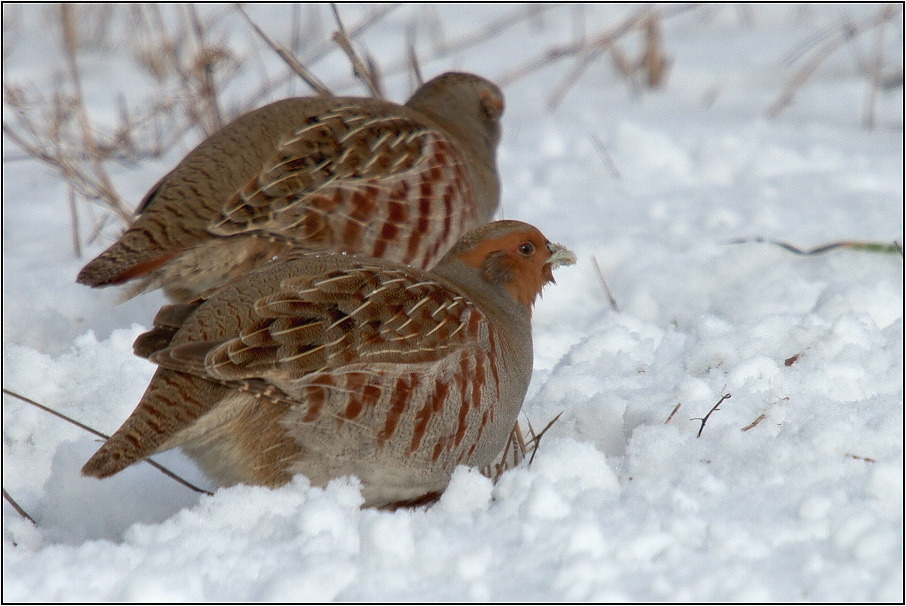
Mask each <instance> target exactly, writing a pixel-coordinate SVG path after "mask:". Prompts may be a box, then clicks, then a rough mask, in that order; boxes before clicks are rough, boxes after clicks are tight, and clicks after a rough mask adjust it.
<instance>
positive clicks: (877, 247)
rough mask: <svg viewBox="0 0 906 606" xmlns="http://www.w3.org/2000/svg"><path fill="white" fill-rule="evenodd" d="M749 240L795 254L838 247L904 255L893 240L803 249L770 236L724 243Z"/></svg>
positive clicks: (834, 244) (900, 247)
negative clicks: (772, 245)
mask: <svg viewBox="0 0 906 606" xmlns="http://www.w3.org/2000/svg"><path fill="white" fill-rule="evenodd" d="M748 242H761V243H766V244H774V245H776V246H779V247H780V248H782V249H784V250H788V251H789V252H791V253H793V254H795V255H820V254H823V253H826V252H830V251H832V250H835V249H837V248H849V249H852V250H863V251H865V252H872V253H881V254H887V255H896V254H898V255H900V257H902V256H903V247H902V245H901V244H900V243H899V242H891V243H890V244H884V243H881V242H859V241H856V240H841V241H839V242H831V243H829V244H822V245H821V246H816V247H815V248H811V249H802V248H799V247H798V246H793V245H792V244H789V243H787V242H783V241H781V240H771V239H770V238H762V237H760V236H756V237H754V238H734V239H732V240H727V241H726V242H724V244H746V243H748Z"/></svg>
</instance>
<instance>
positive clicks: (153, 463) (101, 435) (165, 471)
mask: <svg viewBox="0 0 906 606" xmlns="http://www.w3.org/2000/svg"><path fill="white" fill-rule="evenodd" d="M3 393H5V394H6V395H8V396H12V397H14V398H17V399H19V400H21V401H23V402H25V403H26V404H31V405H32V406H34V407H35V408H38V409H39V410H43V411H44V412H46V413H49V414H52V415H53V416H55V417H59V418H60V419H63V420H64V421H66V422H67V423H71V424H73V425H75V426H76V427H79V428H80V429H84V430H85V431H87V432H88V433H91V434H94V435H96V436H98V437H99V438H103V439H105V440H109V439H110V436H108V435H107V434H104V433H101V432H100V431H98V430H96V429H94V428H93V427H89V426H88V425H85V424H84V423H79V422H78V421H76V420H75V419H73V418H72V417H68V416H66V415H64V414H63V413H61V412H57V411H56V410H54V409H52V408H48V407H47V406H44V405H43V404H39V403H37V402H35V401H34V400H32V399H31V398H26V397H25V396H22V395H19V394H17V393H16V392H14V391H10V390H9V389H6V388H5V387H4V388H3ZM145 462H146V463H148V464H149V465H151V466H152V467H154V468H155V469H157V470H158V471H160V472H161V473H163V474H164V475H166V476H169V477H171V478H173V479H174V480H176V481H177V482H179V483H180V484H182V485H183V486H185V487H187V488H191V489H192V490H194V491H195V492H200V493H202V494H207V495H210V494H213V493H211V492H208V491H207V490H205V489H204V488H199V487H198V486H195V485H194V484H192V483H191V482H189V481H187V480H184V479H183V478H181V477H179V476H178V475H176V474H175V473H173V472H172V471H170V470H169V469H167V468H166V467H164V466H163V465H161V464H159V463H157V462H156V461H153V460H151V459H145Z"/></svg>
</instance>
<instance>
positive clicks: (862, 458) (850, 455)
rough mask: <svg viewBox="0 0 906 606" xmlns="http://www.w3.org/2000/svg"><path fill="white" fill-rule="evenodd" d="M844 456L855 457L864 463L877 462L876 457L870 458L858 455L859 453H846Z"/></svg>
mask: <svg viewBox="0 0 906 606" xmlns="http://www.w3.org/2000/svg"><path fill="white" fill-rule="evenodd" d="M843 456H844V457H849V458H850V459H856V460H857V461H865V462H866V463H877V462H878V461H877V460H876V459H871V458H869V457H860V456H859V455H854V454H849V453H846V454H845V455H843Z"/></svg>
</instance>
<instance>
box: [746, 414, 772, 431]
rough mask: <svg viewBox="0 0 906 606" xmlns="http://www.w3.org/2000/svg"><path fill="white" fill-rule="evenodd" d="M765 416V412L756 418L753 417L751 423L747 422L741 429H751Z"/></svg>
mask: <svg viewBox="0 0 906 606" xmlns="http://www.w3.org/2000/svg"><path fill="white" fill-rule="evenodd" d="M767 417H768V416H767V415H765V414H760V415H758V418H757V419H755V420H754V421H752V422H751V423H749V424H748V425H746V426H745V427H743V428H742V431H749V430H750V429H752V428H753V427H755V426H756V425H758V424H759V423H761V422H762V421H764V420H765V419H766V418H767Z"/></svg>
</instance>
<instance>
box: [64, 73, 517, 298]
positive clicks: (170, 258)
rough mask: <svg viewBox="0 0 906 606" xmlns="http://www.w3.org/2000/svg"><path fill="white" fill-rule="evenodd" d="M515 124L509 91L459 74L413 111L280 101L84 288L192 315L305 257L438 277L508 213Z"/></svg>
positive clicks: (251, 120)
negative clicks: (237, 281)
mask: <svg viewBox="0 0 906 606" xmlns="http://www.w3.org/2000/svg"><path fill="white" fill-rule="evenodd" d="M502 112H503V95H502V93H501V91H500V89H499V88H498V87H497V86H495V85H494V84H493V83H491V82H489V81H487V80H485V79H484V78H481V77H479V76H476V75H473V74H466V73H454V72H450V73H446V74H443V75H441V76H438V77H436V78H434V79H433V80H430V81H429V82H426V83H425V84H424V85H423V86H422V87H420V88H419V89H418V90H417V91H416V92H415V93H414V94H413V95H412V98H410V99H409V101H408V102H407V103H406V104H405V105H397V104H395V103H391V102H388V101H383V100H379V99H362V98H353V97H345V98H343V97H334V98H329V97H308V98H296V99H285V100H283V101H277V102H276V103H272V104H270V105H267V106H265V107H262V108H260V109H257V110H255V111H252V112H250V113H248V114H245V115H244V116H242V117H240V118H238V119H237V120H235V121H234V122H232V123H230V124H229V125H227V126H226V127H224V128H223V129H222V130H221V131H219V132H218V133H216V134H215V135H213V136H211V137H210V138H209V139H207V140H206V141H204V142H202V143H201V144H200V145H198V147H196V148H195V149H194V150H193V151H192V152H190V153H189V155H188V156H186V157H185V159H183V161H182V162H180V164H179V165H178V166H177V167H176V168H174V169H173V170H172V171H171V172H170V173H169V174H168V175H166V176H165V177H164V178H163V179H161V180H160V182H158V183H157V185H155V186H154V187H153V188H152V189H151V191H150V192H149V193H148V194H147V195H146V196H145V199H144V200H143V201H142V203H141V204H140V205H139V207H138V210H137V211H136V218H135V221H134V223H133V224H132V226H131V227H130V228H129V229H128V230H127V231H126V232H125V233H124V234H123V235H122V237H120V239H119V240H118V241H117V242H115V243H114V244H113V245H112V246H111V247H110V248H108V249H107V250H106V251H104V252H103V253H101V254H100V255H99V256H98V257H97V258H95V259H94V260H92V261H91V262H90V263H88V264H87V265H86V266H85V267H84V268H82V270H81V271H80V272H79V275H78V278H77V281H78V282H80V283H82V284H87V285H89V286H108V285H112V284H122V283H124V282H127V281H130V280H135V281H136V284H135V285H134V286H133V287H132V289H131V290H130V291H129V296H134V295H135V294H138V293H140V292H143V291H146V290H153V289H155V288H159V287H163V289H164V292H165V293H166V294H167V295H168V296H169V297H170V299H171V300H174V301H178V302H186V301H190V300H192V299H194V298H195V297H198V296H200V295H203V294H205V293H207V292H209V291H210V290H212V289H214V288H217V287H219V286H220V285H221V284H223V283H225V282H226V281H228V280H230V279H231V278H234V277H236V276H239V275H242V274H244V273H247V272H249V271H251V270H252V269H254V268H255V267H258V266H260V265H262V264H264V263H266V262H268V261H269V260H271V259H272V258H273V257H275V256H277V255H280V254H283V253H286V252H287V251H290V250H294V249H300V250H306V251H332V252H349V253H365V254H368V255H371V256H374V257H379V258H385V259H390V260H393V261H400V262H403V263H407V264H411V265H415V266H417V267H421V268H427V267H430V266H431V265H433V264H434V262H435V261H437V259H439V258H440V257H441V256H442V255H443V253H444V252H446V250H447V249H449V247H450V246H452V245H453V243H454V242H456V241H457V240H458V239H459V238H460V236H462V235H463V234H464V233H465V232H467V231H468V230H470V229H472V228H473V227H476V226H478V225H481V224H483V223H486V222H487V221H489V220H490V219H491V218H492V216H493V215H494V212H495V210H496V209H497V204H498V199H499V189H500V188H499V182H498V177H497V166H496V148H497V144H498V141H499V140H500V117H501V114H502Z"/></svg>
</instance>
